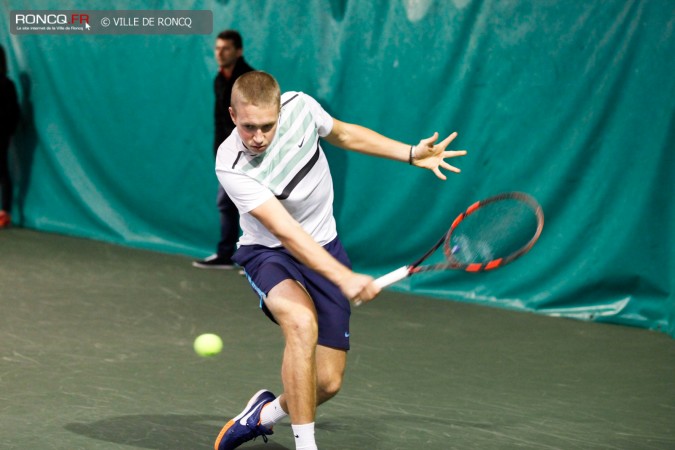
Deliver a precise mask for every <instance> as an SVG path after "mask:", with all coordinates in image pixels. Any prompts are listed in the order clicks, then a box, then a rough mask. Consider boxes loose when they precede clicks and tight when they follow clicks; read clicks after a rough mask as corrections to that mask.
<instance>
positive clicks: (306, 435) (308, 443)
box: [291, 422, 318, 450]
mask: <svg viewBox="0 0 675 450" xmlns="http://www.w3.org/2000/svg"><path fill="white" fill-rule="evenodd" d="M291 427H292V428H293V436H295V450H318V448H317V446H316V442H315V441H314V422H312V423H306V424H303V425H291Z"/></svg>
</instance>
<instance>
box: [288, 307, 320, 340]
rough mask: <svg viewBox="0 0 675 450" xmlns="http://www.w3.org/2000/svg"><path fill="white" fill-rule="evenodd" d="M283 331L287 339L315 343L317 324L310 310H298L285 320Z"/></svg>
mask: <svg viewBox="0 0 675 450" xmlns="http://www.w3.org/2000/svg"><path fill="white" fill-rule="evenodd" d="M284 331H285V334H286V337H287V339H288V340H297V341H300V342H302V343H303V344H313V345H316V341H317V339H318V335H319V326H318V323H317V320H316V316H315V315H314V314H312V313H311V312H310V311H306V312H304V311H300V312H298V313H297V314H293V315H292V316H290V317H289V318H288V319H287V320H286V323H285V326H284Z"/></svg>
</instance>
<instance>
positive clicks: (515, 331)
mask: <svg viewBox="0 0 675 450" xmlns="http://www.w3.org/2000/svg"><path fill="white" fill-rule="evenodd" d="M190 261H191V260H190V259H189V258H187V257H184V256H175V255H165V254H160V253H153V252H148V251H142V250H134V249H129V248H124V247H118V246H114V245H109V244H105V243H100V242H94V241H88V240H83V239H76V238H70V237H64V236H58V235H51V234H46V233H38V232H34V231H29V230H23V229H9V230H2V231H1V232H0V448H2V449H18V450H28V449H31V450H32V449H40V450H47V449H68V450H75V449H86V450H90V449H163V450H192V449H210V448H213V447H212V442H213V440H214V438H215V436H216V435H217V434H218V431H219V429H220V427H221V426H222V424H223V423H224V422H225V421H226V420H227V419H229V418H230V417H231V416H233V415H235V414H237V413H239V411H240V410H241V408H242V407H243V406H244V405H245V403H246V402H247V401H248V398H249V397H250V396H251V395H252V394H253V393H254V392H256V391H257V390H258V389H261V388H269V389H271V390H272V391H273V392H278V391H279V390H280V388H281V387H280V381H279V363H280V354H281V350H282V341H281V334H280V332H279V329H278V328H277V327H276V326H275V325H273V324H272V323H271V322H269V321H268V320H267V319H266V318H265V317H264V315H263V314H262V313H261V312H260V311H259V310H258V309H257V299H256V298H255V296H254V295H253V293H252V291H251V289H250V288H249V286H248V284H247V282H246V281H245V279H244V278H243V277H241V276H239V275H238V274H237V273H236V272H233V271H229V272H225V271H206V270H200V269H195V268H193V267H191V265H190ZM205 332H212V333H217V334H219V335H220V336H222V338H223V340H224V341H225V348H224V351H223V352H222V353H221V354H220V355H218V356H216V357H214V358H209V359H204V358H200V357H198V356H196V355H195V353H194V352H193V350H192V341H193V339H194V338H195V337H196V336H197V335H199V334H201V333H205ZM351 332H352V351H351V352H350V355H349V363H348V369H347V376H346V380H345V384H344V388H343V391H342V392H341V393H340V394H339V395H338V397H336V398H335V399H334V400H332V401H331V402H329V403H328V404H326V405H324V406H322V407H321V408H320V409H319V414H318V417H317V441H318V443H319V447H320V448H321V449H324V450H325V449H336V450H348V449H361V450H372V449H383V450H384V449H387V450H394V449H411V450H419V449H444V450H445V449H561V450H567V449H674V448H675V341H673V339H671V338H670V337H668V336H666V335H664V334H660V333H655V332H650V331H646V330H641V329H636V328H628V327H622V326H615V325H602V324H594V323H584V322H579V321H572V320H566V319H559V318H549V317H543V316H538V315H534V314H527V313H518V312H513V311H506V310H500V309H493V308H485V307H479V306H475V305H470V304H463V303H457V302H451V301H441V300H435V299H427V298H423V297H417V296H411V295H404V294H400V293H393V292H387V293H385V294H383V295H382V296H381V297H380V298H379V299H378V300H377V301H376V302H374V303H371V304H369V305H365V306H364V307H362V308H358V309H356V310H355V311H354V314H353V322H352V327H351ZM241 448H242V449H267V450H277V449H293V448H294V446H293V437H292V435H291V431H290V426H289V424H288V422H285V423H282V424H279V425H277V427H276V428H275V434H274V435H273V436H271V437H270V441H269V443H267V444H264V443H263V442H262V440H261V439H258V440H257V441H255V442H252V443H248V444H245V445H244V446H242V447H241Z"/></svg>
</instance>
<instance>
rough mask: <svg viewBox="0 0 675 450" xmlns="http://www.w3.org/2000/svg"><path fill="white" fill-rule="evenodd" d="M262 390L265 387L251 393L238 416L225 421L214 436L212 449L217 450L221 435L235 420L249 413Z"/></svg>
mask: <svg viewBox="0 0 675 450" xmlns="http://www.w3.org/2000/svg"><path fill="white" fill-rule="evenodd" d="M263 392H267V389H261V390H259V391H258V392H256V393H255V394H253V397H251V400H249V401H248V404H247V405H246V408H244V410H243V411H242V412H241V413H239V415H238V416H236V417H234V418H233V419H232V420H230V421H229V422H227V423H226V424H225V426H224V427H223V428H222V430H220V433H218V437H217V438H216V443H215V444H214V446H213V448H214V450H218V447H219V446H220V442H221V441H222V440H223V436H225V433H227V430H229V429H230V428H231V427H232V425H234V424H235V423H236V422H237V421H239V420H241V418H242V417H244V416H245V415H246V414H249V413H250V409H251V408H252V407H253V405H255V403H256V400H258V397H260V396H261V395H262V393H263Z"/></svg>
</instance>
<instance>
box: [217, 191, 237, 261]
mask: <svg viewBox="0 0 675 450" xmlns="http://www.w3.org/2000/svg"><path fill="white" fill-rule="evenodd" d="M218 211H219V212H220V242H218V249H217V253H218V256H219V257H222V258H232V255H233V254H234V251H235V250H236V249H237V240H239V211H237V207H236V206H235V204H234V203H232V200H230V197H228V196H227V194H226V193H225V189H223V187H222V186H220V185H219V186H218Z"/></svg>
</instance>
